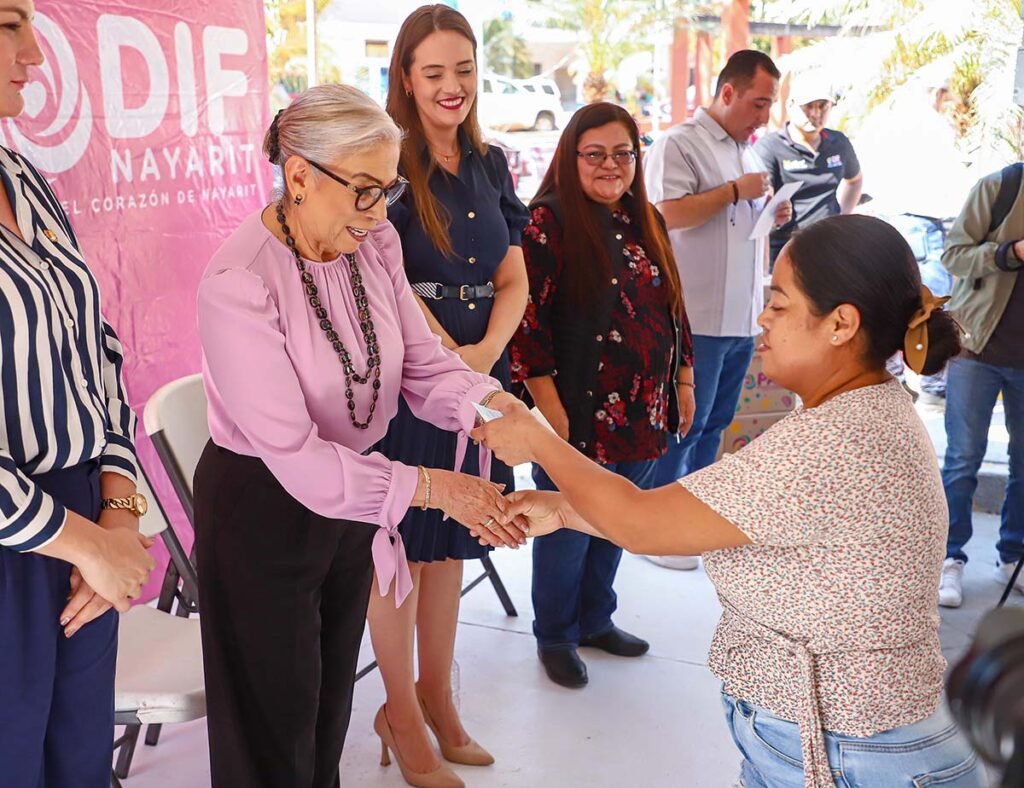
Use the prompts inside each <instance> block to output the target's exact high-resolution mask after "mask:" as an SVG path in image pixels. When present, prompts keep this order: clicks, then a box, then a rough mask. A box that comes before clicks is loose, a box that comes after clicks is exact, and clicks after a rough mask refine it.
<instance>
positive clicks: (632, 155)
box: [576, 150, 636, 167]
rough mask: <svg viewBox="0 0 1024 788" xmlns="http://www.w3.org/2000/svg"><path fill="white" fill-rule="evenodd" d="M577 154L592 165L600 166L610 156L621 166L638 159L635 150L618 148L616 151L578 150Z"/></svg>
mask: <svg viewBox="0 0 1024 788" xmlns="http://www.w3.org/2000/svg"><path fill="white" fill-rule="evenodd" d="M576 155H577V156H579V157H580V158H581V159H583V160H584V161H585V162H586V163H587V164H589V165H590V166H591V167H600V166H602V165H603V164H604V163H605V161H606V160H607V159H608V157H609V156H611V157H612V161H613V162H615V164H617V165H618V166H619V167H628V166H629V165H630V164H632V163H633V162H634V161H636V151H635V150H617V151H615V152H614V153H605V152H604V151H603V150H588V151H579V150H578V151H576Z"/></svg>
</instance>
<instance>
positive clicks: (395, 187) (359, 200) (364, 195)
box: [306, 159, 409, 211]
mask: <svg viewBox="0 0 1024 788" xmlns="http://www.w3.org/2000/svg"><path fill="white" fill-rule="evenodd" d="M306 161H308V162H309V163H310V164H312V165H313V166H314V167H316V168H317V169H318V170H320V172H322V173H323V174H324V175H326V176H327V177H328V178H332V179H334V180H336V181H337V182H338V183H340V184H341V185H342V186H344V187H345V188H346V189H348V190H349V191H351V192H354V193H355V195H356V210H357V211H368V210H370V209H371V208H372V207H373V206H374V205H376V204H377V203H379V202H380V200H381V198H382V197H383V198H384V199H385V200H386V201H387V204H388V205H394V204H395V201H396V200H397V199H398V198H399V197H401V196H402V194H403V193H404V192H405V187H406V186H408V185H409V181H407V180H406V179H405V178H403V177H402V176H401V175H399V176H398V177H397V178H396V179H395V182H394V183H392V184H391V185H390V186H356V185H354V184H351V183H349V182H348V181H346V180H345V179H344V178H342V177H341V176H340V175H335V174H334V173H333V172H331V171H330V170H329V169H327V168H326V167H322V166H321V165H319V164H317V163H316V162H315V161H312V160H311V159H306Z"/></svg>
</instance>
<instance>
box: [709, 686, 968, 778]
mask: <svg viewBox="0 0 1024 788" xmlns="http://www.w3.org/2000/svg"><path fill="white" fill-rule="evenodd" d="M722 705H723V706H724V707H725V721H726V724H727V725H728V726H729V731H730V733H732V738H733V741H734V742H735V743H736V746H737V747H738V748H739V750H740V754H742V756H743V763H742V764H741V765H740V778H741V782H742V785H743V788H803V786H804V769H803V755H802V753H801V750H800V728H799V726H798V725H797V724H796V723H795V722H790V721H788V720H783V719H780V718H779V717H776V716H775V715H773V714H772V713H771V712H769V711H767V710H766V709H763V708H760V707H758V706H752V705H751V704H749V703H746V702H745V701H742V700H737V699H736V698H733V697H732V696H731V695H728V694H726V693H725V692H723V693H722ZM825 749H826V750H827V752H828V762H829V765H830V766H831V767H832V777H833V779H834V780H835V783H836V785H837V786H838V787H839V788H904V786H906V788H926V787H930V786H934V787H935V788H939V786H941V788H986V786H987V785H988V780H987V779H986V777H985V774H984V769H983V767H982V766H981V765H980V763H979V761H978V758H977V756H976V755H975V754H974V752H973V751H972V750H971V748H970V745H969V744H968V743H967V740H966V739H965V738H964V737H963V736H962V735H961V734H960V731H959V730H958V729H957V727H956V724H955V723H954V722H953V720H952V718H951V717H950V716H949V713H948V712H947V711H946V709H945V707H944V706H943V707H940V708H939V710H938V711H936V712H935V713H934V714H932V716H930V717H928V718H927V719H924V720H921V721H920V722H916V723H914V724H913V725H905V726H903V727H902V728H893V729H892V730H888V731H883V732H882V733H876V734H875V735H874V736H868V737H857V736H843V735H840V734H838V733H830V732H828V731H825Z"/></svg>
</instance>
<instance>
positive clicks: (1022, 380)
mask: <svg viewBox="0 0 1024 788" xmlns="http://www.w3.org/2000/svg"><path fill="white" fill-rule="evenodd" d="M1000 392H1002V395H1003V409H1004V411H1005V415H1006V429H1007V431H1008V432H1009V433H1010V452H1009V454H1010V458H1009V459H1010V473H1009V479H1008V481H1007V484H1006V499H1005V500H1004V501H1003V514H1002V524H1001V525H1000V528H999V542H998V543H997V544H996V550H997V551H998V553H999V559H1000V560H1001V561H1002V562H1003V563H1007V564H1009V563H1014V562H1016V561H1017V560H1018V559H1019V558H1020V557H1021V555H1022V554H1024V487H1022V481H1024V443H1022V441H1024V369H1013V368H1012V367H997V366H993V365H992V364H983V363H981V362H980V361H972V360H970V359H963V358H958V359H954V360H953V361H952V362H950V365H949V375H948V380H947V383H946V440H947V442H948V445H947V447H946V460H945V463H944V464H943V468H942V485H943V487H945V489H946V502H947V503H948V504H949V539H948V541H947V543H946V556H947V557H949V558H957V559H959V560H961V561H966V560H967V554H966V553H964V545H966V544H967V542H968V541H969V540H970V538H971V533H972V527H971V509H972V502H973V499H974V491H975V490H976V489H977V488H978V469H979V468H980V467H981V463H982V460H984V458H985V449H986V448H987V447H988V430H989V425H990V424H991V422H992V410H993V408H994V407H995V404H996V398H997V397H998V396H999V394H1000Z"/></svg>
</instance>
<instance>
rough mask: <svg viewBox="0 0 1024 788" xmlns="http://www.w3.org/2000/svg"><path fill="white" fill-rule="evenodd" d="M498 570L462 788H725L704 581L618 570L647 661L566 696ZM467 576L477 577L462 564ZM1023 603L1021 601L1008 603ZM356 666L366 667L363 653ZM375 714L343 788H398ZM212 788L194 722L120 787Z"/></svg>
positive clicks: (981, 577)
mask: <svg viewBox="0 0 1024 788" xmlns="http://www.w3.org/2000/svg"><path fill="white" fill-rule="evenodd" d="M997 527H998V522H997V519H996V518H995V517H992V516H988V515H978V516H977V518H976V532H975V537H974V539H973V540H972V543H971V545H970V546H969V547H970V549H969V551H968V552H970V553H971V556H972V558H973V559H974V560H973V561H972V562H971V563H970V565H969V566H968V569H967V574H966V583H965V585H966V602H965V604H964V606H963V607H962V608H960V609H959V610H955V611H947V610H944V611H943V612H942V622H943V623H942V640H943V645H944V648H945V651H946V653H947V657H949V658H950V659H954V658H956V657H957V656H958V655H959V654H960V653H961V652H962V651H963V649H964V648H965V647H966V645H967V644H968V643H969V642H970V636H971V632H972V631H973V628H974V626H975V624H976V622H977V620H978V618H979V617H980V616H981V615H982V614H983V613H984V612H985V611H986V610H988V609H989V608H990V607H991V606H993V605H994V604H995V602H996V600H997V598H998V593H999V590H1000V589H999V587H998V586H997V585H996V583H995V581H994V580H993V579H992V571H991V568H990V567H991V563H992V560H993V556H992V545H993V544H994V543H995V532H996V529H997ZM495 564H496V565H497V566H498V568H499V571H500V573H501V576H502V578H503V579H504V580H505V582H506V584H507V585H508V588H509V591H510V593H511V595H512V598H513V601H514V602H515V604H516V606H517V607H518V609H519V617H518V618H508V617H506V616H505V614H504V612H503V611H502V610H501V607H500V605H499V603H498V600H497V598H496V597H495V595H494V594H493V593H492V591H491V589H490V588H489V586H487V585H481V586H480V587H478V588H477V589H476V590H474V591H473V592H472V593H471V594H470V595H469V596H468V597H467V598H466V599H464V600H463V606H462V613H461V622H462V623H461V626H460V629H459V637H458V644H457V649H456V658H457V661H458V663H459V667H460V670H459V673H460V684H461V692H460V695H461V709H462V714H463V719H464V721H465V723H466V727H467V728H468V729H469V731H470V732H471V733H472V734H473V735H474V736H475V737H476V738H477V739H478V740H479V741H481V742H482V743H484V744H485V745H486V746H487V747H488V748H489V749H490V750H491V751H492V752H493V753H494V754H495V756H496V757H497V763H496V764H495V765H494V766H492V767H489V768H484V769H479V768H472V767H459V769H458V771H459V774H460V775H461V776H462V777H463V779H464V780H465V781H466V783H467V785H469V786H479V788H484V787H485V786H486V787H491V788H498V786H502V787H506V786H507V787H508V788H549V787H550V788H575V787H576V786H579V787H580V788H584V787H585V788H604V787H605V786H607V788H648V787H650V788H661V787H664V788H690V787H693V788H718V787H719V786H722V787H723V788H724V787H725V786H731V785H732V784H733V783H734V778H735V775H736V770H737V764H738V756H737V753H736V750H735V749H734V747H733V745H732V741H731V739H730V737H729V734H728V732H727V731H726V728H725V725H724V723H723V721H722V715H721V708H720V703H719V700H718V683H717V682H716V680H715V679H714V678H713V677H712V676H711V674H710V673H709V672H708V670H707V668H706V667H705V655H706V652H707V647H708V643H709V642H710V639H711V634H712V631H713V629H714V625H715V622H716V620H717V618H718V604H717V601H716V599H715V595H714V591H713V589H712V587H711V584H710V583H709V582H708V579H707V576H706V575H705V574H704V572H703V570H702V569H701V570H697V571H695V572H673V571H671V570H668V569H663V568H661V567H658V566H655V565H653V564H651V563H648V562H647V561H645V560H643V559H641V558H638V557H635V556H630V555H627V556H625V557H624V559H623V562H622V569H621V571H620V574H619V580H618V583H617V588H618V590H619V596H620V612H619V614H618V616H617V623H618V624H619V625H620V626H622V627H623V628H624V629H627V630H630V631H632V632H635V633H637V634H640V635H642V636H644V637H646V638H648V639H649V640H650V641H651V644H652V648H651V653H650V654H649V655H648V656H646V657H644V658H641V659H637V660H623V659H616V658H614V657H610V656H606V655H604V654H601V653H596V652H587V651H583V652H581V653H582V655H583V656H584V658H585V660H586V661H587V664H588V666H589V670H590V677H591V681H590V685H589V686H588V687H587V688H586V689H584V690H580V691H571V690H564V689H561V688H560V687H557V686H555V685H554V684H552V683H551V682H549V681H548V680H547V679H546V678H545V677H544V675H543V672H542V670H541V668H540V665H539V663H538V662H537V659H536V656H535V650H534V642H533V638H532V636H531V635H530V621H531V618H532V616H531V612H530V593H529V586H530V555H529V551H528V548H527V549H523V550H519V551H517V552H509V551H505V552H501V553H499V554H497V555H496V556H495ZM470 570H472V571H476V566H474V565H473V564H470V565H469V566H468V567H467V573H468V572H469V571H470ZM1022 599H1024V598H1022V597H1020V596H1016V597H1015V598H1014V602H1013V603H1014V604H1021V601H1022ZM363 652H364V657H365V658H366V659H367V660H369V659H370V658H371V652H370V650H369V647H368V645H367V643H366V642H364V647H363ZM382 700H383V690H382V687H381V683H380V678H379V675H378V674H376V673H374V674H372V675H371V676H369V677H367V678H366V679H364V680H363V681H361V682H359V684H358V686H357V689H356V697H355V707H354V710H353V715H352V724H351V727H350V729H349V735H348V742H347V745H346V748H345V754H344V758H343V760H342V783H343V785H344V786H346V788H351V787H354V786H358V788H363V787H364V786H365V787H366V788H378V787H381V786H402V785H404V782H403V781H402V778H401V776H400V774H399V772H398V769H397V766H395V765H392V766H391V767H389V768H382V767H380V766H379V765H378V759H379V756H380V749H379V744H378V742H377V740H376V738H375V736H374V734H373V732H372V730H371V723H372V720H373V715H374V713H375V712H376V710H377V707H378V706H379V705H380V703H381V702H382ZM207 785H209V767H208V765H207V745H206V728H205V724H204V723H203V722H202V721H199V722H196V723H191V724H187V725H180V726H176V727H170V728H166V729H165V731H164V735H163V738H162V741H161V743H160V745H159V746H158V747H156V748H150V747H140V749H139V751H138V753H137V754H136V758H135V763H134V765H133V768H132V773H131V776H130V777H129V779H128V780H127V781H125V788H203V786H207ZM239 788H244V787H242V786H239Z"/></svg>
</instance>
